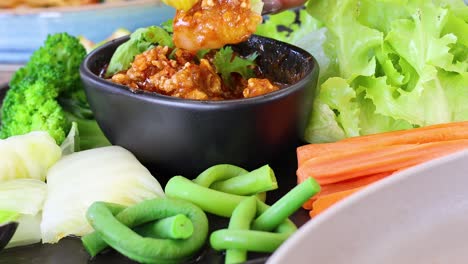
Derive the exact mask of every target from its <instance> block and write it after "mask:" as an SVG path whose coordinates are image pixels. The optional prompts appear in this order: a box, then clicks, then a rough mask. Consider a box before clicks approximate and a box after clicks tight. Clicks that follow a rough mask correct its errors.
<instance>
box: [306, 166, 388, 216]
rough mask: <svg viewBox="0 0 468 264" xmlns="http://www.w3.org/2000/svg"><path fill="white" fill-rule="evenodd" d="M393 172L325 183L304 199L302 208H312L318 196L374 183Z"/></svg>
mask: <svg viewBox="0 0 468 264" xmlns="http://www.w3.org/2000/svg"><path fill="white" fill-rule="evenodd" d="M392 174H393V172H383V173H378V174H374V175H370V176H364V177H359V178H356V179H350V180H346V181H341V182H337V183H332V184H325V185H322V186H320V192H319V193H318V194H316V195H314V197H312V198H311V199H309V200H308V201H306V202H305V203H304V204H303V205H302V208H304V209H306V210H311V209H312V204H313V203H314V201H315V200H317V199H320V197H323V196H326V195H329V194H332V193H336V192H342V191H347V190H351V189H355V188H359V187H364V186H367V185H369V184H371V183H374V182H376V181H378V180H381V179H383V178H386V177H387V176H389V175H392Z"/></svg>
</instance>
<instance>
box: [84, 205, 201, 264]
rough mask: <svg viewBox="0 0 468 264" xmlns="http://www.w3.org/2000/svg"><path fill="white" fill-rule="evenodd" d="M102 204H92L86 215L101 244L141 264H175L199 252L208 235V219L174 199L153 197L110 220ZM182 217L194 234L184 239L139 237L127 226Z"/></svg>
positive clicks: (110, 212)
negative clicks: (183, 216) (187, 220)
mask: <svg viewBox="0 0 468 264" xmlns="http://www.w3.org/2000/svg"><path fill="white" fill-rule="evenodd" d="M111 209H112V208H109V207H108V206H107V204H106V203H104V202H95V203H93V204H92V205H91V206H90V207H89V209H88V212H87V218H88V221H89V222H90V224H91V226H93V228H94V229H95V230H96V231H97V233H98V234H99V236H100V237H101V238H102V240H104V241H105V243H107V244H109V245H110V246H111V247H113V248H114V249H115V250H117V251H119V252H120V253H122V254H123V255H125V256H127V257H129V258H130V259H133V260H136V261H139V262H143V263H155V262H157V263H176V262H180V261H183V260H185V259H187V258H188V257H190V256H191V255H193V254H194V253H195V252H196V251H198V250H199V249H201V247H202V246H203V244H204V242H205V240H206V237H207V235H208V219H207V217H206V215H205V213H204V212H203V211H202V210H200V208H198V207H196V206H195V205H193V204H191V203H189V202H186V201H182V200H177V199H169V198H157V199H152V200H146V201H143V202H141V203H139V204H136V205H134V206H131V207H128V208H126V209H124V210H122V211H121V212H120V213H118V216H117V218H116V217H114V214H113V213H116V211H112V210H111ZM179 213H182V214H185V215H186V216H187V217H188V218H189V219H190V220H191V222H192V224H193V228H194V233H193V234H192V236H191V237H190V238H188V239H177V240H171V239H157V238H148V237H146V238H143V237H141V236H140V235H138V234H137V233H135V232H134V231H133V230H131V229H130V228H129V227H135V226H138V225H141V224H143V223H147V222H151V221H154V220H158V219H162V218H167V217H170V216H174V215H177V214H179Z"/></svg>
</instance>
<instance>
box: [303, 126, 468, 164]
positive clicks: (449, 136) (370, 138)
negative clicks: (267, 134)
mask: <svg viewBox="0 0 468 264" xmlns="http://www.w3.org/2000/svg"><path fill="white" fill-rule="evenodd" d="M458 139H468V121H466V122H452V123H444V124H437V125H431V126H426V127H421V128H414V129H409V130H399V131H392V132H386V133H379V134H372V135H366V136H359V137H352V138H347V139H344V140H341V141H338V142H334V143H322V144H308V145H304V146H301V147H298V148H297V159H298V164H299V166H301V165H302V164H303V163H305V162H306V161H307V160H309V159H311V158H314V157H320V156H322V155H329V154H332V153H340V152H347V151H349V150H353V149H356V148H369V147H370V148H372V147H376V146H389V145H402V144H421V143H429V142H436V141H447V140H458Z"/></svg>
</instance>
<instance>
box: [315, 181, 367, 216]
mask: <svg viewBox="0 0 468 264" xmlns="http://www.w3.org/2000/svg"><path fill="white" fill-rule="evenodd" d="M362 188H364V187H361V188H356V189H351V190H346V191H342V192H336V193H332V194H329V195H324V196H322V197H320V198H319V199H317V200H315V202H314V203H313V206H312V207H313V209H312V211H310V212H309V215H310V217H314V216H317V215H318V214H320V213H322V212H323V211H325V210H326V209H328V208H330V207H331V206H332V205H334V204H335V203H337V202H339V201H341V200H343V199H344V198H346V197H348V196H350V195H351V194H353V193H355V192H357V191H359V190H361V189H362Z"/></svg>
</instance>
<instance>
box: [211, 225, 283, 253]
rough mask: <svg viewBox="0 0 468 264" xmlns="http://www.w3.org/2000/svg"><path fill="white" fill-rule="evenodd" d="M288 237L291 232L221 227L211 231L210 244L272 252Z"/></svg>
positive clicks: (223, 247)
mask: <svg viewBox="0 0 468 264" xmlns="http://www.w3.org/2000/svg"><path fill="white" fill-rule="evenodd" d="M288 237H289V234H281V233H272V232H265V231H254V230H229V229H220V230H217V231H215V232H213V233H211V236H210V244H211V246H212V247H213V248H214V249H215V250H224V249H238V250H246V251H252V252H266V253H271V252H273V251H275V250H276V249H277V248H278V247H279V246H280V245H281V244H282V243H283V242H284V241H285V240H286V239H288Z"/></svg>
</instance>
